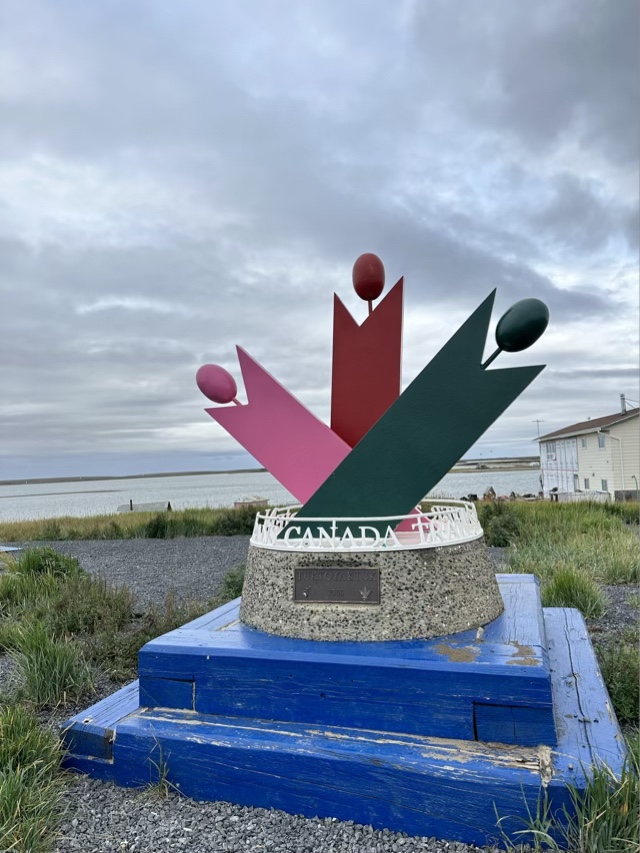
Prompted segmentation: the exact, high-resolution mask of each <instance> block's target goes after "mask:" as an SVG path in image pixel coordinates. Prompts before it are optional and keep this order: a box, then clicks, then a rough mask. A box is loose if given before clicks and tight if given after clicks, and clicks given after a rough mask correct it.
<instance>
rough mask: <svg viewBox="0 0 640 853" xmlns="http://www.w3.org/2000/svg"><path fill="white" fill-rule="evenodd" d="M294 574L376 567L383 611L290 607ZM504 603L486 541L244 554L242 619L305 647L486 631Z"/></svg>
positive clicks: (293, 604) (336, 606)
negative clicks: (319, 643) (307, 570)
mask: <svg viewBox="0 0 640 853" xmlns="http://www.w3.org/2000/svg"><path fill="white" fill-rule="evenodd" d="M297 568H314V569H316V568H333V569H335V568H345V569H348V568H374V569H379V571H380V604H377V605H362V604H344V603H333V602H332V603H328V604H319V603H312V602H306V601H303V602H300V601H294V595H293V593H294V570H295V569H297ZM502 610H503V602H502V597H501V595H500V590H499V588H498V584H497V582H496V578H495V574H494V569H493V566H492V565H491V560H490V558H489V553H488V551H487V548H486V546H485V544H484V540H483V539H478V540H476V541H474V542H468V543H465V544H464V545H451V546H448V547H442V548H424V549H416V550H406V551H391V552H389V551H387V552H382V551H376V552H367V553H354V552H350V553H343V552H340V553H333V554H318V553H309V552H306V553H305V552H295V551H275V550H269V549H266V548H258V547H256V546H254V545H251V546H250V547H249V555H248V560H247V570H246V574H245V581H244V588H243V592H242V605H241V609H240V619H241V621H242V622H244V623H245V624H247V625H251V626H253V627H254V628H259V629H261V630H262V631H266V632H268V633H270V634H278V635H280V636H283V637H297V638H300V639H306V640H351V641H354V640H356V641H357V640H361V641H372V640H410V639H416V638H425V639H426V638H429V637H439V636H443V635H446V634H454V633H457V632H458V631H467V630H469V629H470V628H477V627H479V626H481V625H486V624H487V623H488V622H491V621H492V620H493V619H495V618H496V617H497V616H499V615H500V613H502Z"/></svg>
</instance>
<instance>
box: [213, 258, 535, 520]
mask: <svg viewBox="0 0 640 853" xmlns="http://www.w3.org/2000/svg"><path fill="white" fill-rule="evenodd" d="M353 283H354V287H355V290H356V292H357V293H358V295H359V296H360V297H361V298H362V299H364V300H365V301H367V302H368V304H369V316H368V317H367V318H366V320H365V321H364V323H362V325H361V326H358V324H357V323H356V321H355V320H354V319H353V317H352V316H351V314H350V313H349V311H348V310H347V309H346V308H345V306H344V304H343V303H342V301H341V300H340V299H339V297H338V296H337V295H334V326H333V332H334V342H333V373H332V394H331V403H332V408H331V429H330V428H329V427H327V426H326V425H325V424H323V423H322V422H321V421H319V420H318V419H317V418H316V417H315V416H314V415H313V414H312V413H311V412H309V410H308V409H306V408H305V407H304V406H303V405H302V403H300V402H299V401H298V400H296V398H295V397H294V396H293V395H292V394H290V393H289V392H288V391H287V390H286V389H285V388H284V387H283V386H282V385H281V384H280V383H279V382H277V381H276V380H275V379H274V378H273V377H272V376H271V375H270V374H269V373H267V371H266V370H265V369H264V368H263V367H261V366H260V365H259V364H258V363H257V362H256V361H255V360H254V359H252V358H251V356H249V355H248V353H246V352H245V351H244V350H243V349H241V348H240V347H238V357H239V360H240V366H241V369H242V373H243V376H244V379H245V384H246V388H247V395H248V396H250V401H249V402H250V405H249V406H241V405H240V404H239V401H238V400H237V399H236V397H235V394H236V388H235V382H234V380H233V378H232V377H231V376H230V375H229V374H228V373H227V372H226V371H225V370H224V369H223V368H220V367H217V366H215V365H206V366H205V367H203V368H201V369H200V371H198V376H197V379H198V384H199V386H200V388H201V390H202V391H203V392H204V393H205V394H206V395H207V396H208V397H209V398H210V399H212V400H213V401H214V402H217V403H229V402H234V403H235V404H236V405H235V406H233V407H227V408H220V407H218V408H211V409H207V412H208V413H209V414H210V415H211V417H212V418H214V420H216V421H217V422H218V423H220V424H221V425H222V426H224V427H225V428H226V429H227V431H228V432H230V433H231V434H232V435H233V436H234V437H235V438H236V439H237V440H238V441H239V442H240V443H241V444H242V445H243V446H244V447H245V448H246V449H247V450H248V451H249V452H250V453H251V454H252V455H253V456H254V457H255V458H256V459H258V460H259V461H260V462H261V463H262V464H263V465H264V466H265V468H267V469H268V470H269V471H270V472H271V473H272V474H273V476H274V477H276V479H278V480H279V481H280V482H281V483H282V484H283V485H284V486H285V487H286V488H287V489H289V491H290V492H291V493H292V494H293V495H294V496H295V497H296V498H297V499H298V500H299V501H301V502H302V503H303V504H304V506H303V507H302V509H301V510H300V512H299V513H298V515H297V517H298V518H299V519H302V518H308V519H311V518H322V517H331V518H340V517H342V518H362V517H380V516H385V517H387V516H405V515H407V514H409V513H411V512H412V510H413V509H414V507H415V506H416V504H417V503H419V501H420V500H422V498H423V497H424V496H425V495H426V494H427V492H428V491H429V490H430V489H431V488H433V486H435V485H436V484H437V483H438V482H439V481H440V480H441V479H442V477H443V476H444V475H445V474H446V473H447V471H449V469H450V468H451V467H452V465H454V464H455V463H456V462H457V461H458V460H459V459H460V457H461V456H462V455H463V454H464V453H465V452H466V450H468V448H469V447H471V445H472V444H474V442H475V441H477V439H478V438H479V437H480V436H481V435H482V434H483V433H484V432H485V430H486V429H487V428H488V427H489V426H490V425H491V424H492V423H493V421H494V420H495V419H496V418H497V417H499V415H500V414H501V413H502V412H503V411H504V410H505V409H506V408H507V406H509V405H510V404H511V403H512V402H513V401H514V400H515V398H516V397H517V396H518V395H519V394H520V393H521V392H522V391H523V390H524V389H525V388H526V387H527V385H529V383H530V382H532V381H533V379H534V378H535V377H536V376H537V375H538V374H539V373H540V371H541V370H542V369H543V366H536V367H519V368H507V369H502V370H487V367H488V366H489V365H490V364H491V363H492V362H493V361H494V359H495V358H496V357H497V356H498V355H499V353H500V352H502V351H503V350H504V351H507V352H519V351H521V350H523V349H526V348H527V347H529V346H531V345H532V344H533V343H535V341H536V340H538V338H539V337H540V335H542V333H543V332H544V330H545V329H546V326H547V324H548V321H549V312H548V309H547V307H546V306H545V305H544V303H542V302H540V300H538V299H525V300H523V301H521V302H518V303H516V304H515V305H514V306H512V307H511V308H510V309H509V311H507V312H506V314H505V315H504V316H503V317H502V319H501V320H500V322H499V323H498V327H497V330H496V342H497V344H498V348H497V350H496V351H495V352H494V353H493V355H491V357H490V358H489V359H487V361H485V362H484V364H483V363H482V354H483V351H484V347H485V343H486V338H487V331H488V328H489V322H490V319H491V310H492V307H493V302H494V298H495V291H493V293H491V294H490V295H489V296H488V297H487V298H486V299H485V301H484V302H483V303H482V304H481V305H480V306H479V307H478V308H477V309H476V310H475V311H474V313H473V314H472V315H471V317H469V319H468V320H467V321H466V322H465V323H464V324H463V325H462V326H461V327H460V329H458V331H457V332H456V333H455V334H454V335H453V337H452V338H451V339H450V340H449V342H448V343H447V344H445V346H444V347H443V348H442V349H441V350H440V352H439V353H438V354H437V355H436V356H435V358H433V359H432V361H431V362H430V363H429V364H428V365H427V366H426V367H425V368H424V369H423V370H422V372H421V373H420V374H419V375H418V376H417V377H416V379H414V381H413V382H412V383H411V384H410V385H409V386H408V387H407V388H406V389H405V391H404V392H403V393H402V394H400V369H401V365H400V360H401V347H402V301H403V280H402V279H400V281H398V282H397V284H396V285H395V286H394V287H393V288H392V289H391V291H390V292H389V293H388V294H387V296H386V298H385V299H384V300H383V301H382V302H381V303H380V304H379V305H378V306H377V307H376V308H375V309H374V308H373V300H374V299H376V298H378V297H379V296H380V295H381V293H382V290H383V288H384V267H383V265H382V261H380V259H379V258H378V257H377V256H376V255H373V254H370V253H369V254H365V255H361V256H360V257H359V258H358V260H357V261H356V263H355V265H354V270H353ZM409 521H410V520H409ZM408 523H409V522H404V524H405V529H407V524H408ZM372 524H373V525H374V526H375V527H376V529H378V530H380V531H381V530H382V529H383V528H386V526H388V525H387V524H386V522H372ZM281 535H284V533H282V534H281Z"/></svg>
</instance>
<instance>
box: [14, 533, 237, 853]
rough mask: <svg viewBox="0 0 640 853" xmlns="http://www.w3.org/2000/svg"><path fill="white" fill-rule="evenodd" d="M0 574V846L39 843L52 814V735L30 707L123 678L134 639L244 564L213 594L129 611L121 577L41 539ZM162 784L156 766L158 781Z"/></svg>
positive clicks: (57, 791) (55, 767) (204, 607)
mask: <svg viewBox="0 0 640 853" xmlns="http://www.w3.org/2000/svg"><path fill="white" fill-rule="evenodd" d="M6 566H7V568H8V571H7V572H5V574H3V575H2V576H0V614H1V616H2V618H1V619H0V653H1V652H2V651H3V650H5V651H6V652H7V653H8V654H9V656H10V658H11V660H12V662H13V664H14V665H13V668H12V672H11V677H12V681H13V682H14V683H13V684H12V686H11V687H10V688H9V689H8V690H7V691H5V694H4V695H3V696H2V699H1V702H2V704H1V705H0V850H7V851H9V850H11V851H15V853H44V851H46V850H48V849H50V847H51V846H52V843H53V833H54V831H55V827H56V826H57V824H58V822H59V819H60V816H61V814H62V798H63V795H64V789H65V783H64V777H63V776H62V775H61V774H60V773H59V767H60V761H61V751H60V747H59V744H58V742H57V739H56V738H55V737H54V736H53V735H52V734H51V733H50V732H48V731H46V730H45V729H43V728H41V727H40V725H39V723H38V721H37V718H36V717H35V715H34V713H33V710H31V709H37V708H41V707H47V706H48V707H52V706H64V705H65V704H67V703H68V702H71V701H73V702H77V701H79V700H80V699H81V698H83V697H85V696H87V695H89V694H91V692H92V690H93V687H94V683H95V679H96V675H97V673H98V672H99V671H102V672H105V673H107V674H108V675H110V676H111V677H112V678H116V679H118V680H123V681H124V680H127V679H128V678H130V677H132V676H134V675H135V670H136V664H137V656H138V651H139V650H140V648H141V647H142V646H143V645H144V644H145V643H146V642H147V641H148V640H150V639H153V638H154V637H157V636H158V635H159V634H162V633H165V632H166V631H169V630H172V629H173V628H176V627H178V626H179V625H182V624H184V623H185V622H187V621H190V620H191V619H194V618H196V617H197V616H200V615H202V614H203V613H205V612H207V611H208V610H210V609H212V608H213V607H215V606H217V605H219V604H222V603H223V602H224V601H228V600H230V599H232V598H235V597H237V596H238V595H239V594H240V593H241V591H242V583H243V580H244V570H243V569H242V568H238V569H235V570H234V571H232V572H230V573H229V575H228V576H227V577H226V578H225V581H224V583H223V587H222V590H221V592H220V594H219V596H217V597H216V598H215V599H214V600H212V601H208V602H200V603H197V604H181V603H178V602H177V601H176V598H175V596H172V595H170V596H168V597H167V599H166V601H165V603H164V606H163V607H160V608H156V609H152V610H151V611H149V612H147V613H144V614H143V615H142V616H136V614H135V606H134V600H133V596H132V595H131V593H130V592H129V590H128V589H126V588H125V587H119V588H116V587H110V586H108V585H107V584H106V583H105V582H104V581H103V580H101V579H99V578H94V577H91V576H90V575H89V574H88V573H87V572H85V571H84V570H83V569H82V568H81V567H80V565H79V564H78V563H77V561H76V560H73V559H71V558H69V557H66V556H63V555H60V554H58V553H57V552H56V551H54V550H53V549H51V548H40V549H31V550H28V551H24V552H22V553H21V554H20V557H19V559H18V561H17V562H14V561H7V562H6ZM168 786H169V783H168V781H167V779H166V774H164V775H163V773H162V772H161V773H160V781H159V783H158V789H159V790H165V789H167V788H168Z"/></svg>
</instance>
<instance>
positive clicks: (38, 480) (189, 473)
mask: <svg viewBox="0 0 640 853" xmlns="http://www.w3.org/2000/svg"><path fill="white" fill-rule="evenodd" d="M266 470H267V469H266V468H236V469H234V470H233V471H165V472H161V473H158V474H119V475H117V476H114V475H107V476H106V477H105V476H99V475H97V474H91V475H89V476H87V477H28V478H26V479H25V478H20V479H13V480H0V486H24V485H26V484H29V485H32V484H34V483H36V484H39V483H96V482H101V481H102V480H151V479H154V478H157V477H208V476H210V475H211V474H260V473H262V472H263V471H266Z"/></svg>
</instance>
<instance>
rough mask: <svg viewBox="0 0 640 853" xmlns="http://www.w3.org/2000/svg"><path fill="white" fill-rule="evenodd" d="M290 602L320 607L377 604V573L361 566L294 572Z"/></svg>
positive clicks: (376, 570)
mask: <svg viewBox="0 0 640 853" xmlns="http://www.w3.org/2000/svg"><path fill="white" fill-rule="evenodd" d="M293 600H294V601H298V602H305V601H315V602H322V603H323V604H380V569H368V568H364V567H362V566H348V567H341V566H319V567H315V568H313V567H310V568H308V569H295V583H294V587H293Z"/></svg>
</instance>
